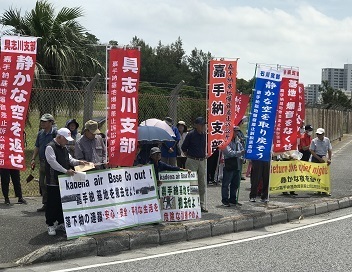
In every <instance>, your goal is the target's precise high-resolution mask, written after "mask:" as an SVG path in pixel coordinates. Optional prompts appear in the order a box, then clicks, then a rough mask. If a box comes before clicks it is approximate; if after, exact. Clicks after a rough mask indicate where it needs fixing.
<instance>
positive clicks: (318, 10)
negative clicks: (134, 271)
mask: <svg viewBox="0 0 352 272" xmlns="http://www.w3.org/2000/svg"><path fill="white" fill-rule="evenodd" d="M326 1H327V2H326V3H325V1H324V3H322V2H323V1H317V0H312V1H309V4H307V3H306V2H308V1H306V2H305V1H300V0H297V1H279V0H273V1H271V2H270V5H268V4H267V3H266V2H265V3H264V1H253V0H248V1H230V0H223V1H211V0H207V1H204V0H203V1H201V0H179V1H171V0H138V1H137V0H129V1H120V0H117V1H109V0H106V1H104V2H99V1H82V0H76V1H74V2H72V1H69V0H61V1H58V0H55V1H54V0H53V1H51V2H52V3H54V6H56V7H57V8H61V7H63V6H68V7H74V6H82V7H83V9H84V10H85V17H84V18H82V20H81V23H82V25H84V26H85V27H86V28H87V29H88V31H89V32H91V33H92V34H94V35H96V36H97V37H98V38H99V39H100V40H101V42H108V41H109V40H117V41H118V42H119V43H120V44H128V43H129V42H130V40H131V39H132V37H133V36H137V37H139V38H141V39H144V40H145V42H146V43H148V44H149V45H151V46H153V47H154V46H156V45H157V44H158V42H159V40H161V42H162V43H163V44H170V43H171V42H174V41H175V40H176V39H177V38H178V37H179V36H180V37H181V39H182V41H183V44H184V49H185V50H186V52H187V54H189V53H190V52H191V50H192V49H193V48H195V47H197V48H198V49H202V50H203V51H210V52H211V53H212V54H213V55H214V56H217V57H226V58H240V59H239V64H238V76H239V77H242V78H245V79H250V78H251V77H252V76H253V74H254V69H255V63H267V64H272V65H273V66H275V65H276V64H281V65H287V66H298V67H299V68H300V71H301V73H300V75H301V81H302V82H304V83H305V84H310V83H319V82H320V80H321V69H322V68H325V67H332V66H334V67H341V68H342V67H343V64H344V63H346V62H347V60H348V59H352V57H351V56H350V54H351V53H350V52H351V50H350V44H351V42H352V31H350V29H352V17H349V16H347V15H345V16H343V17H339V15H338V11H339V10H340V13H341V14H348V12H347V11H345V10H346V9H348V8H349V7H348V6H349V5H350V4H346V1H343V2H342V1H339V0H326ZM12 2H13V3H14V4H13V6H14V7H16V6H17V7H22V10H29V9H30V8H32V7H34V3H35V1H34V0H27V1H25V2H26V3H25V6H24V4H23V3H22V2H23V1H19V0H14V1H12ZM258 2H259V3H258ZM0 7H3V8H4V9H5V8H7V7H8V6H7V5H6V6H4V3H1V4H0ZM330 7H333V8H330ZM343 7H344V8H343ZM342 9H343V10H342ZM328 12H329V13H328Z"/></svg>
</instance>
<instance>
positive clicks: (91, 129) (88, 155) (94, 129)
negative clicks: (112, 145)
mask: <svg viewBox="0 0 352 272" xmlns="http://www.w3.org/2000/svg"><path fill="white" fill-rule="evenodd" d="M100 133H101V132H100V130H99V129H98V123H97V122H96V121H93V120H88V121H87V122H86V123H85V124H84V130H83V136H82V137H81V138H80V139H79V140H78V141H77V142H76V144H75V156H74V157H75V158H76V159H77V160H85V161H87V162H92V163H94V165H95V169H105V164H106V147H105V142H104V140H103V138H102V137H101V136H100Z"/></svg>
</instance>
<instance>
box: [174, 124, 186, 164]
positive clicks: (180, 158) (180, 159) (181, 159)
mask: <svg viewBox="0 0 352 272" xmlns="http://www.w3.org/2000/svg"><path fill="white" fill-rule="evenodd" d="M176 127H177V129H178V132H179V133H180V141H179V142H178V143H177V150H179V154H177V166H178V167H182V168H185V167H186V160H187V157H186V155H185V154H184V153H183V151H182V149H181V146H182V144H183V142H184V141H185V139H186V136H187V134H188V131H187V126H186V123H185V122H184V121H179V122H178V123H177V126H176Z"/></svg>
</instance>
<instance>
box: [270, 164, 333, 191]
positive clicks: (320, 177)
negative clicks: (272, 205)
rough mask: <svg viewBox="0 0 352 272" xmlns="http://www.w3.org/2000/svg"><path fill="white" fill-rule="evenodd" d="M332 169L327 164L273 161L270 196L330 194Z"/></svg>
mask: <svg viewBox="0 0 352 272" xmlns="http://www.w3.org/2000/svg"><path fill="white" fill-rule="evenodd" d="M330 190H331V186H330V167H329V166H328V165H327V164H326V163H312V162H306V161H300V160H295V161H272V162H271V172H270V184H269V191H270V194H275V193H282V192H288V191H298V192H299V191H301V192H302V191H313V192H325V193H330Z"/></svg>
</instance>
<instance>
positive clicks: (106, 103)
mask: <svg viewBox="0 0 352 272" xmlns="http://www.w3.org/2000/svg"><path fill="white" fill-rule="evenodd" d="M108 49H110V48H109V45H108V44H107V45H106V46H105V116H106V123H107V128H106V136H105V139H106V141H105V162H106V164H108V139H109V137H108V134H109V133H110V131H109V130H108V127H109V120H107V119H108V95H109V94H108V67H109V66H108V59H109V58H108Z"/></svg>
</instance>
